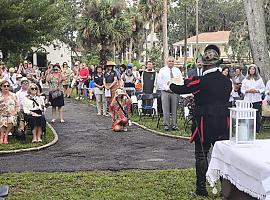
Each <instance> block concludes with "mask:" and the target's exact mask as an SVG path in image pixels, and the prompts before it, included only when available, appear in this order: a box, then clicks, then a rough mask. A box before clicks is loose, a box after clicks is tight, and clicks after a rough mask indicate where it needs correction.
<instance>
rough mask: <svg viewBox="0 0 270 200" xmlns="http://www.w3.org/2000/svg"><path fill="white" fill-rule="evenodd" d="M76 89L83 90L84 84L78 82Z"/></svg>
mask: <svg viewBox="0 0 270 200" xmlns="http://www.w3.org/2000/svg"><path fill="white" fill-rule="evenodd" d="M78 89H81V90H82V89H84V83H83V82H79V83H78Z"/></svg>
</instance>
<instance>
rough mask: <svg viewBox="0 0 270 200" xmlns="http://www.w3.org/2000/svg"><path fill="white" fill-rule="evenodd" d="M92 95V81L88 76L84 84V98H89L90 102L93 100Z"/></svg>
mask: <svg viewBox="0 0 270 200" xmlns="http://www.w3.org/2000/svg"><path fill="white" fill-rule="evenodd" d="M93 94H94V80H92V79H91V77H90V76H89V77H88V78H87V80H86V81H85V82H84V97H85V98H86V99H87V98H88V97H89V99H90V100H92V99H93V96H94V95H93Z"/></svg>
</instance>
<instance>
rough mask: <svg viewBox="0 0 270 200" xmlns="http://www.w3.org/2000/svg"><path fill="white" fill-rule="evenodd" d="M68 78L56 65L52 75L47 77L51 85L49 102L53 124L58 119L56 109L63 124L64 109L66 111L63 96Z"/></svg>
mask: <svg viewBox="0 0 270 200" xmlns="http://www.w3.org/2000/svg"><path fill="white" fill-rule="evenodd" d="M65 80H66V77H65V76H64V75H63V74H62V73H61V70H60V66H59V65H54V66H53V68H52V71H51V73H50V74H49V75H48V77H47V82H48V83H49V87H50V89H49V101H50V103H51V106H52V122H55V119H56V108H57V107H58V112H59V116H60V122H61V123H63V122H65V121H64V117H63V109H64V105H65V104H64V95H63V90H64V89H63V81H65Z"/></svg>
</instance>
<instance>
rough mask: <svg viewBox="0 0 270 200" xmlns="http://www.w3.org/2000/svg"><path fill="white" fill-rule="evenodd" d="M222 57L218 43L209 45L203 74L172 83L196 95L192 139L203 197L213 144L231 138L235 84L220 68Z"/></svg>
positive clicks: (177, 90) (174, 88)
mask: <svg viewBox="0 0 270 200" xmlns="http://www.w3.org/2000/svg"><path fill="white" fill-rule="evenodd" d="M219 58H220V50H219V48H218V47H217V46H215V45H209V46H207V47H206V48H205V50H204V55H203V71H204V72H203V76H200V77H193V78H190V79H187V80H186V81H185V83H184V85H183V86H179V85H176V84H173V83H172V84H170V89H171V90H172V91H173V92H174V93H177V94H189V93H192V94H193V95H194V102H195V108H194V116H193V121H192V122H193V124H192V132H193V134H192V136H191V139H190V142H193V141H195V159H196V175H197V181H196V186H197V188H196V191H195V194H196V195H200V196H208V193H207V190H206V184H205V182H206V177H205V175H206V171H207V168H208V161H207V155H208V152H209V149H210V147H211V145H214V143H215V142H216V141H218V140H226V139H229V127H228V116H229V110H228V106H229V98H230V93H231V91H232V83H231V81H230V79H228V78H227V77H226V76H224V75H223V74H222V73H221V72H220V71H219V64H220V60H219ZM193 194H194V193H193Z"/></svg>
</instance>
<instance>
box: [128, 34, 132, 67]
mask: <svg viewBox="0 0 270 200" xmlns="http://www.w3.org/2000/svg"><path fill="white" fill-rule="evenodd" d="M132 47H133V38H130V41H129V50H128V51H129V52H128V62H130V63H131V59H132Z"/></svg>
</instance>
